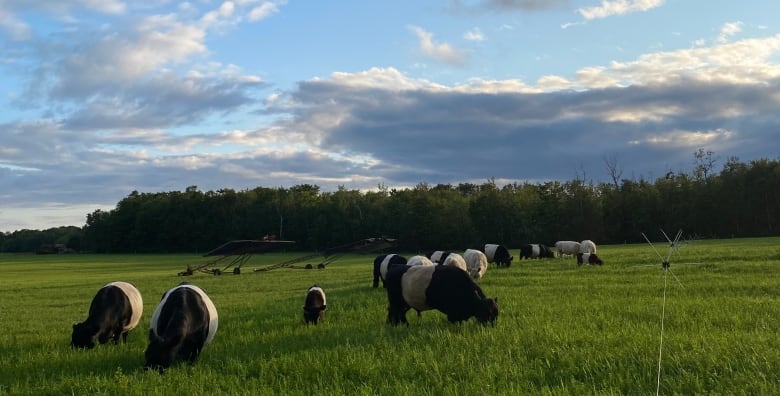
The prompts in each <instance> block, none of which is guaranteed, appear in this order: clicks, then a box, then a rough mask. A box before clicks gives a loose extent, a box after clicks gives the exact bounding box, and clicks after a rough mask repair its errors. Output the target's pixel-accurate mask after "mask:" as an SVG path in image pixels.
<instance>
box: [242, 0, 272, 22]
mask: <svg viewBox="0 0 780 396" xmlns="http://www.w3.org/2000/svg"><path fill="white" fill-rule="evenodd" d="M278 12H279V7H278V6H277V5H276V4H274V3H271V2H268V1H266V2H264V3H263V4H260V5H259V6H257V7H254V8H252V10H251V11H249V15H248V18H249V20H250V21H259V20H262V19H265V18H268V17H270V16H271V15H273V14H276V13H278Z"/></svg>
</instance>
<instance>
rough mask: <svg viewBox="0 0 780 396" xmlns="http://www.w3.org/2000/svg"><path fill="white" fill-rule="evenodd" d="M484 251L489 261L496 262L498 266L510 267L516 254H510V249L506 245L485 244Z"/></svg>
mask: <svg viewBox="0 0 780 396" xmlns="http://www.w3.org/2000/svg"><path fill="white" fill-rule="evenodd" d="M484 253H485V256H486V257H487V261H488V263H493V262H495V263H496V266H499V267H509V266H510V265H512V260H513V259H514V256H512V255H511V254H509V250H508V249H507V248H506V247H505V246H504V245H496V244H492V243H488V244H485V250H484Z"/></svg>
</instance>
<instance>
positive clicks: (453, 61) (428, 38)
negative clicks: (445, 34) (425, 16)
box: [409, 25, 468, 66]
mask: <svg viewBox="0 0 780 396" xmlns="http://www.w3.org/2000/svg"><path fill="white" fill-rule="evenodd" d="M409 30H411V31H412V32H413V33H414V34H415V35H416V36H417V38H418V39H419V45H420V51H422V53H423V54H424V55H426V56H428V57H430V58H431V59H435V60H436V61H439V62H442V63H446V64H449V65H454V66H463V65H464V64H466V63H467V61H468V54H467V53H466V52H465V51H463V50H459V49H457V48H455V47H453V46H451V45H450V44H447V43H436V42H434V41H433V33H431V32H428V31H426V30H424V29H423V28H421V27H418V26H411V25H410V26H409Z"/></svg>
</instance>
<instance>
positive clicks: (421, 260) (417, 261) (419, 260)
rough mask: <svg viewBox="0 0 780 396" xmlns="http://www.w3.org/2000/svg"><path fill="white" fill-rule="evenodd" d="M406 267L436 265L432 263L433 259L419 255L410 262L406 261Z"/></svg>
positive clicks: (410, 259) (411, 258) (410, 258)
mask: <svg viewBox="0 0 780 396" xmlns="http://www.w3.org/2000/svg"><path fill="white" fill-rule="evenodd" d="M406 265H407V266H408V267H414V266H416V265H423V266H426V265H434V264H433V261H431V259H429V258H428V257H425V256H419V255H418V256H412V257H409V260H407V261H406Z"/></svg>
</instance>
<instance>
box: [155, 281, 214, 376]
mask: <svg viewBox="0 0 780 396" xmlns="http://www.w3.org/2000/svg"><path fill="white" fill-rule="evenodd" d="M218 324H219V318H218V316H217V308H216V307H215V306H214V303H213V302H211V299H210V298H209V296H207V295H206V293H205V292H203V290H201V289H200V288H199V287H197V286H195V285H192V284H189V283H187V282H183V283H181V284H179V285H178V286H176V287H174V288H172V289H170V290H168V291H167V292H165V294H163V296H162V299H161V300H160V303H159V304H158V305H157V308H156V309H155V310H154V314H152V321H151V325H150V329H149V346H148V347H147V348H146V352H145V353H144V355H145V357H146V364H145V367H146V368H147V369H150V368H155V369H157V370H159V371H160V372H163V371H164V370H165V369H167V368H168V367H170V366H171V364H173V362H174V361H175V360H176V359H177V358H180V359H184V360H186V361H188V362H189V363H190V364H194V363H195V362H197V361H198V357H199V356H200V352H201V350H202V349H203V347H204V346H206V345H208V344H209V343H210V342H211V340H213V339H214V334H216V333H217V326H218Z"/></svg>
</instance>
